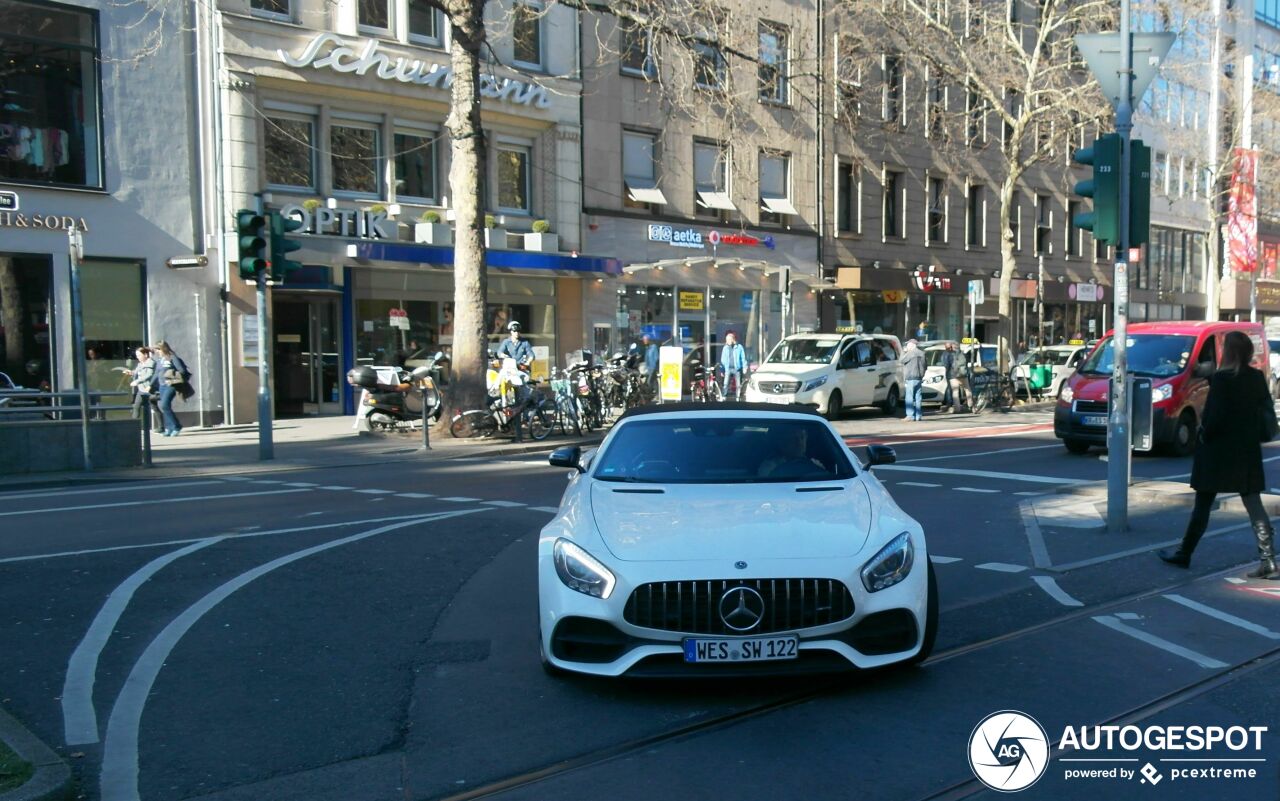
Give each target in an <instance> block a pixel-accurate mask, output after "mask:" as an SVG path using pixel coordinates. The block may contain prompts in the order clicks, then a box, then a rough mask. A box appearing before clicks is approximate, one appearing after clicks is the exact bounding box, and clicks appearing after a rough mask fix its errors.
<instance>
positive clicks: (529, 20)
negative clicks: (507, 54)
mask: <svg viewBox="0 0 1280 801" xmlns="http://www.w3.org/2000/svg"><path fill="white" fill-rule="evenodd" d="M542 14H543V11H542V8H541V7H539V6H536V5H534V4H532V3H528V2H518V3H516V5H515V9H514V10H513V12H512V23H511V36H512V39H513V42H514V45H515V55H514V60H515V63H516V64H517V65H519V66H521V67H527V68H532V69H542Z"/></svg>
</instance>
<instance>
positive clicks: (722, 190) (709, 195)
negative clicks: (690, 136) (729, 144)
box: [693, 142, 735, 216]
mask: <svg viewBox="0 0 1280 801" xmlns="http://www.w3.org/2000/svg"><path fill="white" fill-rule="evenodd" d="M693 182H694V186H693V188H694V205H695V208H696V209H697V211H698V213H699V214H709V215H712V216H719V215H720V213H721V212H724V211H733V210H735V207H734V205H733V201H732V199H731V198H730V197H729V150H728V148H726V147H725V146H723V145H721V144H718V143H715V142H694V143H693Z"/></svg>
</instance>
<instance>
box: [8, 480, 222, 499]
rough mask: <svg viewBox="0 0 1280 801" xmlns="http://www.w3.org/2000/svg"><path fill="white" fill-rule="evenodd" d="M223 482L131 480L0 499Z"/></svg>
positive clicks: (218, 482)
mask: <svg viewBox="0 0 1280 801" xmlns="http://www.w3.org/2000/svg"><path fill="white" fill-rule="evenodd" d="M221 483H222V482H221V481H174V482H172V483H170V482H168V481H165V482H157V483H152V482H151V481H129V482H121V483H119V484H114V485H112V486H110V487H94V488H93V489H78V490H44V491H43V492H23V493H20V494H17V495H10V494H9V493H0V500H3V501H18V500H22V499H24V498H64V497H66V496H68V495H93V494H95V493H102V492H120V493H124V492H129V491H130V490H135V489H140V488H146V489H148V490H150V489H151V488H152V487H164V489H165V491H166V492H168V491H169V490H171V489H174V488H175V487H196V486H202V485H207V484H221Z"/></svg>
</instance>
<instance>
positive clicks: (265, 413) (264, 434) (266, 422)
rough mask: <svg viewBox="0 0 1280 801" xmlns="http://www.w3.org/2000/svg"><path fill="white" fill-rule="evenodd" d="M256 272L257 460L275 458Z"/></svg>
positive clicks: (263, 278)
mask: <svg viewBox="0 0 1280 801" xmlns="http://www.w3.org/2000/svg"><path fill="white" fill-rule="evenodd" d="M257 205H258V208H257V211H258V213H259V214H261V213H262V196H261V195H259V196H258V198H257ZM269 269H270V268H269V267H268V268H266V269H260V270H258V271H257V276H256V277H257V283H258V287H257V293H258V460H259V461H262V462H266V461H270V460H271V459H274V458H275V444H274V443H273V442H272V440H271V417H272V410H271V358H270V354H269V353H268V349H267V342H268V340H267V336H268V331H270V329H271V327H270V326H269V325H267V271H268V270H269Z"/></svg>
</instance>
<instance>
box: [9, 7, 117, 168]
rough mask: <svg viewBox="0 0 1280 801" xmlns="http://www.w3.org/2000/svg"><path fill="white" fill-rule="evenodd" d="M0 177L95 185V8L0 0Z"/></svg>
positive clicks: (98, 150) (98, 143) (98, 147)
mask: <svg viewBox="0 0 1280 801" xmlns="http://www.w3.org/2000/svg"><path fill="white" fill-rule="evenodd" d="M0 19H2V20H4V25H3V26H2V27H3V30H0V59H3V64H4V67H3V69H0V180H6V181H21V182H28V183H36V184H57V185H68V186H85V187H101V186H102V166H101V164H102V139H101V131H100V128H99V124H98V29H97V28H98V26H97V16H96V15H95V14H94V13H93V12H89V11H77V10H74V9H70V8H67V7H63V6H57V7H55V6H49V5H43V4H40V5H37V4H34V3H24V2H16V0H0Z"/></svg>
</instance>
